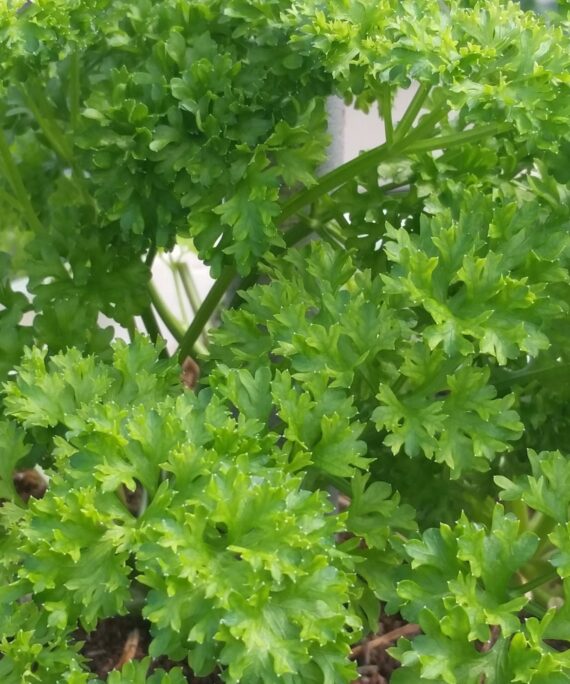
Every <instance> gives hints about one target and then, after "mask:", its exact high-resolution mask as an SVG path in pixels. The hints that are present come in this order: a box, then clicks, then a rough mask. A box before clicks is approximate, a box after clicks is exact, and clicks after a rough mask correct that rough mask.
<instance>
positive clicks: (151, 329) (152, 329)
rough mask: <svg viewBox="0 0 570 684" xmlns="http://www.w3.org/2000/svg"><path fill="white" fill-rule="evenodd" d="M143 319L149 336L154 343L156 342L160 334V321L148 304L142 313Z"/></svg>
mask: <svg viewBox="0 0 570 684" xmlns="http://www.w3.org/2000/svg"><path fill="white" fill-rule="evenodd" d="M141 319H142V322H143V324H144V327H145V329H146V331H147V333H148V336H149V337H150V339H151V340H152V342H153V343H156V341H157V340H158V336H159V335H160V330H159V328H158V323H157V322H156V318H155V317H154V313H153V310H152V308H151V307H150V306H147V307H146V308H145V310H144V311H143V312H142V313H141Z"/></svg>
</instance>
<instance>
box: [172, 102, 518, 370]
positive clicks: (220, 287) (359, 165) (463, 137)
mask: <svg viewBox="0 0 570 684" xmlns="http://www.w3.org/2000/svg"><path fill="white" fill-rule="evenodd" d="M445 112H446V109H445V108H444V107H443V106H440V107H436V109H435V110H434V111H433V112H431V113H430V114H429V115H427V116H425V117H424V118H423V119H422V120H421V121H420V123H419V124H418V126H416V128H414V129H413V130H412V131H411V132H410V133H409V135H408V136H407V137H405V138H402V139H400V140H399V141H396V142H394V143H393V145H392V146H391V147H390V146H388V145H387V144H386V143H383V144H382V145H379V146H378V147H374V148H373V149H371V150H368V152H364V153H363V154H361V155H359V156H358V157H356V158H355V159H352V160H350V161H348V162H346V163H345V164H342V165H341V166H338V167H337V168H336V169H333V170H332V171H330V172H329V173H327V174H325V175H324V176H321V178H320V179H319V182H318V183H317V184H316V185H314V186H313V187H311V188H307V189H306V190H303V191H302V192H299V193H298V194H297V195H295V196H294V197H292V198H291V199H290V200H289V201H288V202H286V203H285V204H284V205H283V208H282V210H281V214H280V216H279V218H278V221H277V223H278V224H282V223H284V222H285V221H286V220H287V219H289V218H290V217H291V216H293V215H294V214H295V213H297V212H298V211H299V210H300V209H302V208H303V207H306V206H307V205H309V204H313V203H314V202H315V201H316V200H318V199H319V198H320V197H322V196H323V195H325V194H327V193H328V192H330V191H331V190H334V189H335V188H338V187H339V186H340V185H342V184H343V183H345V182H347V181H349V180H352V179H353V178H356V177H358V176H359V175H361V173H362V172H364V171H367V170H369V169H370V168H371V167H374V166H377V165H378V164H380V163H381V162H383V161H387V160H388V159H393V158H397V157H398V156H400V155H401V154H402V153H403V152H407V153H413V152H422V151H429V150H438V149H442V148H444V147H447V146H449V145H454V144H462V143H465V142H474V141H476V140H479V139H481V138H483V137H486V136H489V135H492V134H494V135H498V134H499V133H502V132H504V131H506V130H508V129H509V128H510V126H509V125H508V124H491V125H489V126H482V127H480V128H477V129H473V130H470V131H465V132H463V133H454V134H451V135H446V136H439V137H437V138H435V139H431V140H420V141H417V140H416V138H417V137H418V136H420V135H421V134H423V133H425V132H426V131H428V130H430V128H432V127H433V126H435V125H436V124H437V123H438V122H439V121H440V120H441V118H442V117H443V116H444V115H445ZM308 233H310V228H307V227H306V226H305V225H301V226H299V225H295V226H294V227H293V228H291V229H290V230H288V231H287V232H286V233H285V236H284V237H285V244H286V246H287V247H290V246H291V245H293V244H296V243H297V242H299V241H300V240H302V239H303V238H304V237H306V236H307V234H308ZM236 276H237V271H236V269H235V268H233V267H226V269H225V271H224V272H223V273H222V275H221V276H220V278H219V279H218V280H217V281H216V283H215V284H214V286H213V287H212V289H211V290H210V292H209V293H208V296H207V297H206V299H205V300H204V302H203V303H202V305H201V307H200V309H199V310H198V312H197V314H196V317H195V318H194V320H193V321H192V323H191V324H190V326H189V328H188V330H187V331H186V333H185V334H184V338H183V340H182V342H181V345H180V348H179V356H180V357H181V358H182V359H184V358H185V357H186V356H188V355H191V352H192V350H193V347H194V344H195V342H196V340H197V339H198V337H199V335H200V333H201V331H202V328H203V327H204V325H206V323H207V322H208V321H209V320H210V318H211V316H212V313H213V312H214V310H215V308H216V307H217V306H218V304H219V302H220V300H221V298H222V297H223V295H224V293H225V291H226V289H227V288H228V287H229V285H230V283H231V282H232V280H233V279H234V278H235V277H236ZM251 277H252V275H250V276H248V278H247V279H246V281H244V283H245V282H249V281H250V280H251Z"/></svg>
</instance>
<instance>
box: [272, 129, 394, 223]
mask: <svg viewBox="0 0 570 684" xmlns="http://www.w3.org/2000/svg"><path fill="white" fill-rule="evenodd" d="M402 150H403V146H401V145H398V144H397V143H396V144H394V146H393V147H392V148H389V147H388V146H387V145H386V143H383V144H382V145H378V147H374V148H372V149H371V150H368V152H364V153H363V154H361V155H360V156H358V157H355V158H354V159H351V160H350V161H348V162H346V163H345V164H342V165H341V166H338V167H337V168H336V169H333V170H332V171H330V172H329V173H327V174H325V175H324V176H321V178H320V179H319V182H318V183H317V185H313V187H311V188H308V189H307V190H303V191H302V192H299V193H298V194H297V195H295V196H294V197H292V198H291V199H290V200H289V201H288V202H287V203H286V204H285V205H284V206H283V209H282V210H281V215H280V216H279V223H282V222H283V221H285V220H286V219H288V218H289V217H291V216H293V214H295V213H297V211H299V209H302V208H303V207H306V206H307V205H308V204H312V203H313V202H315V201H316V200H318V199H319V197H321V196H322V195H325V194H326V193H328V192H330V191H331V190H334V189H335V188H338V187H339V186H340V185H342V184H343V183H346V182H347V181H349V180H352V179H353V178H356V177H357V176H359V175H360V174H361V173H362V172H363V171H367V170H368V169H369V168H371V167H373V166H377V165H378V164H379V163H380V162H382V161H386V160H387V159H389V158H391V157H394V156H396V155H397V153H399V152H401V151H402Z"/></svg>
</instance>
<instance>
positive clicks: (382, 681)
mask: <svg viewBox="0 0 570 684" xmlns="http://www.w3.org/2000/svg"><path fill="white" fill-rule="evenodd" d="M405 624H406V623H405V622H404V621H403V620H402V619H401V618H400V617H398V616H384V617H383V618H382V620H381V628H380V630H379V634H388V633H390V632H392V631H393V630H398V629H399V628H402V627H404V629H405V628H406V627H405ZM149 627H150V625H149V623H148V622H147V621H146V620H143V619H142V618H138V617H130V616H123V617H113V618H108V619H106V620H101V622H100V623H99V624H98V626H97V628H96V629H95V630H94V631H93V632H90V633H86V632H85V631H84V630H82V629H78V630H77V632H76V633H75V638H76V639H77V641H79V642H83V646H82V647H81V653H82V654H83V655H84V656H85V657H86V658H87V660H88V665H89V668H90V670H91V671H92V672H93V673H94V674H96V675H97V676H98V677H99V678H101V679H106V678H107V675H108V674H109V672H111V670H115V669H120V668H121V667H122V666H123V665H124V664H125V663H127V662H128V661H129V660H132V659H136V660H139V659H141V658H144V657H145V656H146V655H148V647H149V644H150V641H151V637H150V632H149ZM375 641H378V638H375V637H374V636H371V637H370V638H369V639H367V640H363V641H362V642H361V644H359V645H358V646H357V647H356V648H355V649H354V651H355V654H354V659H355V660H356V662H357V665H358V672H359V675H360V676H359V679H358V680H356V681H357V682H358V683H359V684H386V683H387V682H389V681H390V675H391V674H392V672H393V671H394V670H395V669H396V668H397V667H398V663H397V662H396V661H395V660H394V659H393V658H391V657H390V656H389V655H388V653H387V652H386V648H388V645H385V644H380V645H375V643H374V642H375ZM390 645H392V643H390ZM173 667H181V668H182V671H183V672H184V675H185V676H186V679H187V680H188V682H189V683H190V684H219V683H220V682H221V681H222V680H221V679H220V677H219V675H218V674H217V673H214V674H212V675H209V676H207V677H197V676H196V675H194V673H193V672H192V670H191V669H190V667H189V666H188V664H187V663H185V662H182V663H178V662H174V661H172V660H169V659H168V658H166V657H161V658H157V659H155V660H154V661H153V662H152V666H151V670H150V672H151V673H152V672H153V671H154V670H156V669H159V668H162V669H163V670H166V671H168V670H171V669H172V668H173Z"/></svg>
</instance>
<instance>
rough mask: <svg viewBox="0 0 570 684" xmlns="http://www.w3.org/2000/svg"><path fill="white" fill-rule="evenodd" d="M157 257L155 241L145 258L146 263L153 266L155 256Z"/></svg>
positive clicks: (150, 266)
mask: <svg viewBox="0 0 570 684" xmlns="http://www.w3.org/2000/svg"><path fill="white" fill-rule="evenodd" d="M155 257H156V245H155V244H154V242H153V243H152V245H151V246H150V249H149V250H148V252H147V254H146V258H145V260H144V262H145V264H146V265H147V266H148V267H149V268H152V264H153V263H154V258H155Z"/></svg>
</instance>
